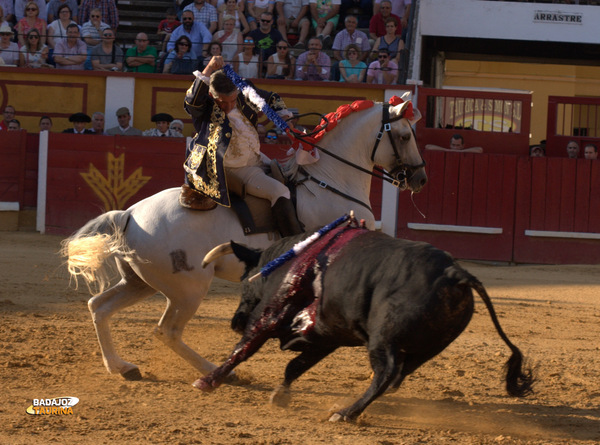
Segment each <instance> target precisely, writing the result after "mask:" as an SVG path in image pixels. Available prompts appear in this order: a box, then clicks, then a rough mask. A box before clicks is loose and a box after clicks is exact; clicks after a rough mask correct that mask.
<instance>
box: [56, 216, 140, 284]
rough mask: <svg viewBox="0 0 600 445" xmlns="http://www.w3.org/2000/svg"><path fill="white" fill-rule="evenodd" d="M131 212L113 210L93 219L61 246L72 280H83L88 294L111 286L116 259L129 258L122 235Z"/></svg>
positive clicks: (129, 252)
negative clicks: (88, 291)
mask: <svg viewBox="0 0 600 445" xmlns="http://www.w3.org/2000/svg"><path fill="white" fill-rule="evenodd" d="M129 217H130V212H129V211H126V210H125V211H123V210H112V211H110V212H107V213H104V214H102V215H100V216H98V217H97V218H94V219H92V220H91V221H89V222H88V223H87V224H86V225H84V226H83V227H82V228H81V229H79V230H78V231H77V232H76V233H75V234H73V235H71V236H70V237H69V238H67V239H65V240H64V241H63V242H62V248H61V254H62V255H63V256H65V257H67V269H68V271H69V273H70V274H71V277H72V278H74V279H75V282H76V283H77V280H78V278H79V277H81V278H83V280H84V281H85V283H86V285H87V286H88V289H89V290H90V293H92V294H99V293H102V292H103V291H104V289H106V288H107V286H108V285H109V284H110V281H111V278H112V276H113V275H114V274H113V270H114V267H113V265H114V261H111V260H114V259H115V258H116V257H121V258H124V259H128V258H131V257H132V256H133V255H134V252H133V251H132V250H130V249H129V248H128V247H127V244H126V242H125V237H124V232H125V228H126V227H127V223H128V222H129Z"/></svg>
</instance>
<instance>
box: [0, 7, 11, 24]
mask: <svg viewBox="0 0 600 445" xmlns="http://www.w3.org/2000/svg"><path fill="white" fill-rule="evenodd" d="M3 25H6V26H10V23H9V22H8V20H7V18H6V15H5V14H4V7H3V6H2V2H1V1H0V26H3Z"/></svg>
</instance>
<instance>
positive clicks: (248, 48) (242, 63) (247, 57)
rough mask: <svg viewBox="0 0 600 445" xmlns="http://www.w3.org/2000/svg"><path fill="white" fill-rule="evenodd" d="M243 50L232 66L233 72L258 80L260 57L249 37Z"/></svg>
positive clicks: (245, 40)
mask: <svg viewBox="0 0 600 445" xmlns="http://www.w3.org/2000/svg"><path fill="white" fill-rule="evenodd" d="M243 48H244V49H243V50H242V52H241V53H239V54H238V55H237V58H235V59H234V60H233V63H232V64H231V65H232V66H233V70H234V71H235V72H236V73H238V74H239V75H240V76H241V77H245V78H247V79H256V78H257V77H258V73H259V69H258V68H259V61H258V55H257V54H255V47H254V40H253V39H252V38H251V37H249V36H248V37H246V38H245V39H244V46H243ZM207 66H208V65H207Z"/></svg>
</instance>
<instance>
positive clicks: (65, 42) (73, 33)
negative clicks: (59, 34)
mask: <svg viewBox="0 0 600 445" xmlns="http://www.w3.org/2000/svg"><path fill="white" fill-rule="evenodd" d="M85 59H87V48H86V46H85V43H83V40H81V39H80V36H79V26H77V23H71V24H70V25H69V26H67V38H66V39H60V40H59V41H58V43H57V44H56V47H55V49H54V63H56V68H58V69H63V70H82V69H83V64H84V62H85Z"/></svg>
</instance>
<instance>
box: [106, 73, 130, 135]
mask: <svg viewBox="0 0 600 445" xmlns="http://www.w3.org/2000/svg"><path fill="white" fill-rule="evenodd" d="M134 95H135V78H134V77H118V76H106V96H105V106H104V114H105V116H104V128H105V129H106V130H107V129H109V128H112V127H116V126H117V125H119V121H118V120H117V110H118V109H119V108H121V107H127V108H129V111H130V112H131V125H133V115H134V112H135V110H134V109H133V99H134Z"/></svg>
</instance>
